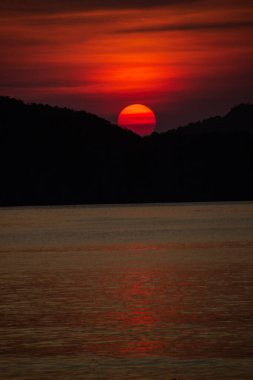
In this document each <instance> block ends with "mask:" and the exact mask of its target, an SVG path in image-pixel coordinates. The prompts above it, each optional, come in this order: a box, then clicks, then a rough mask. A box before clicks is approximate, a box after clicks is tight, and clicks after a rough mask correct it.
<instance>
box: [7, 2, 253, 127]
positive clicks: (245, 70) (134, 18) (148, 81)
mask: <svg viewBox="0 0 253 380" xmlns="http://www.w3.org/2000/svg"><path fill="white" fill-rule="evenodd" d="M0 94H1V95H8V96H12V97H17V98H20V99H23V100H25V101H29V102H31V101H32V102H43V103H48V104H52V105H59V106H67V107H71V108H74V109H84V110H86V111H89V112H92V113H96V114H97V115H100V116H103V117H105V118H107V119H109V120H111V121H112V122H115V123H116V122H117V118H118V114H119V112H120V110H121V109H122V108H124V107H125V106H127V105H129V104H133V103H141V104H145V105H147V106H148V107H150V108H151V109H153V110H154V112H155V114H156V117H157V122H158V126H157V130H158V131H164V130H167V129H170V128H173V127H176V126H179V125H182V124H186V123H187V122H190V121H196V120H199V119H203V118H205V117H209V116H214V115H216V114H224V113H226V112H227V111H228V110H229V109H230V108H231V107H232V106H234V105H236V104H238V103H242V102H253V2H252V0H240V1H239V0H219V1H218V0H212V1H205V0H181V1H180V0H170V1H161V0H146V1H144V0H137V1H133V0H128V1H126V0H121V1H119V0H101V1H100V0H93V1H92V0H43V1H42V0H41V1H37V0H1V1H0Z"/></svg>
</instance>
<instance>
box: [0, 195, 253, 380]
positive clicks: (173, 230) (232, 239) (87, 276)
mask: <svg viewBox="0 0 253 380" xmlns="http://www.w3.org/2000/svg"><path fill="white" fill-rule="evenodd" d="M0 276H1V277H0V279H1V282H0V322H1V323H0V354H1V355H0V377H1V379H21V380H27V379H41V380H42V379H43V380H44V379H63V380H65V379H145V380H147V379H164V380H165V379H168V380H170V379H172V378H176V379H177V380H200V379H201V380H209V379H210V380H219V379H220V380H221V379H222V380H223V379H229V380H231V379H240V380H245V379H253V204H250V203H248V204H247V203H242V204H194V205H190V204H189V205H157V206H136V207H134V206H122V207H116V206H115V207H65V208H64V207H63V208H20V209H15V208H12V209H0Z"/></svg>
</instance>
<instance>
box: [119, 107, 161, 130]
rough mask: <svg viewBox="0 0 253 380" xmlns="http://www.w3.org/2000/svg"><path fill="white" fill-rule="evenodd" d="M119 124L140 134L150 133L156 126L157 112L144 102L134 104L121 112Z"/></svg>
mask: <svg viewBox="0 0 253 380" xmlns="http://www.w3.org/2000/svg"><path fill="white" fill-rule="evenodd" d="M118 126H119V127H121V128H125V129H129V130H130V131H132V132H134V133H136V134H137V135H140V136H146V135H150V134H151V133H153V132H154V130H155V126H156V118H155V114H154V112H153V111H152V110H151V109H150V108H148V107H146V106H144V105H143V104H132V105H131V106H127V107H125V108H124V109H123V110H122V111H121V112H120V114H119V117H118Z"/></svg>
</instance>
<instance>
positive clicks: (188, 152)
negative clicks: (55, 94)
mask: <svg viewBox="0 0 253 380" xmlns="http://www.w3.org/2000/svg"><path fill="white" fill-rule="evenodd" d="M252 122H253V106H252V105H240V106H237V107H235V108H233V109H232V110H231V111H230V113H229V114H228V115H226V116H225V117H215V118H211V119H207V120H204V121H202V122H197V123H192V124H189V125H187V126H185V127H181V128H178V129H177V130H173V131H168V132H166V133H163V134H153V135H152V136H150V137H146V138H140V137H138V136H136V135H134V134H133V133H131V132H127V131H124V130H121V129H119V128H118V127H117V126H114V125H112V124H110V123H109V122H107V121H105V120H103V119H101V118H99V117H97V116H95V115H92V114H89V113H86V112H76V111H72V110H69V109H66V108H58V107H50V106H48V105H37V104H30V105H27V104H24V103H23V102H21V101H18V100H15V99H10V98H6V97H0V144H1V147H0V163H1V164H0V165H1V168H0V170H1V186H0V205H1V206H7V205H36V204H41V205H44V204H79V203H130V202H131V203H132V202H134V203H135V202H186V201H218V200H220V201H221V200H252V199H253V180H252V173H253V123H252Z"/></svg>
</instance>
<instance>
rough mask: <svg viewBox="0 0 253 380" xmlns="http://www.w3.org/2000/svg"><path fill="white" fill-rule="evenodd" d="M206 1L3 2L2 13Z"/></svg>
mask: <svg viewBox="0 0 253 380" xmlns="http://www.w3.org/2000/svg"><path fill="white" fill-rule="evenodd" d="M202 2H205V1H204V0H167V1H166V0H1V1H0V11H7V12H10V11H13V12H24V13H58V12H65V11H89V10H92V9H131V8H133V9H138V8H139V9H141V8H153V7H161V6H176V5H181V4H184V5H186V6H191V5H192V4H195V3H197V4H199V3H202Z"/></svg>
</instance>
